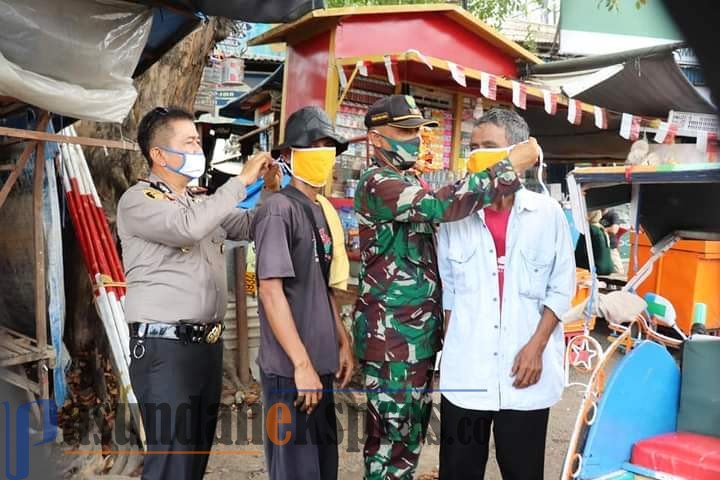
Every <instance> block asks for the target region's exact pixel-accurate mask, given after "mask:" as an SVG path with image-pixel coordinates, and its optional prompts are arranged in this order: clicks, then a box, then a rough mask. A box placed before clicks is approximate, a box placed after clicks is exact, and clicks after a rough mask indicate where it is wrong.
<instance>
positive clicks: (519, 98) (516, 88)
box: [512, 80, 527, 110]
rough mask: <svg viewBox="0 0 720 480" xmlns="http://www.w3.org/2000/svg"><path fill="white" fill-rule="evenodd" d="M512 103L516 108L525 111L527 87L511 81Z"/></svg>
mask: <svg viewBox="0 0 720 480" xmlns="http://www.w3.org/2000/svg"><path fill="white" fill-rule="evenodd" d="M512 92H513V95H512V102H513V105H515V106H516V107H518V108H521V109H523V110H525V109H526V108H527V85H525V84H524V83H520V82H516V81H515V80H513V81H512Z"/></svg>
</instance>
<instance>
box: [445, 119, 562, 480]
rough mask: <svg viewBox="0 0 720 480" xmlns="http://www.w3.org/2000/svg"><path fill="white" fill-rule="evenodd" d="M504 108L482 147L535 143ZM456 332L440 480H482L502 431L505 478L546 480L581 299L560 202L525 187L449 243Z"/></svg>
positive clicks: (450, 306) (450, 328)
mask: <svg viewBox="0 0 720 480" xmlns="http://www.w3.org/2000/svg"><path fill="white" fill-rule="evenodd" d="M528 136H529V132H528V126H527V123H525V121H524V120H523V119H522V117H520V116H519V115H518V114H517V113H515V112H511V111H509V110H501V109H493V110H490V111H489V112H487V113H486V114H485V115H484V116H483V117H482V118H480V120H478V122H477V123H476V125H475V128H474V130H473V133H472V137H471V145H470V146H471V149H473V150H474V149H478V148H498V147H509V146H512V145H515V144H518V143H520V142H523V141H526V140H527V139H528ZM438 260H439V267H440V275H441V278H442V282H443V306H444V309H445V316H446V334H445V343H444V347H443V354H442V363H441V367H440V389H441V390H442V417H441V418H442V428H441V447H440V479H441V480H448V479H463V480H468V479H482V478H483V477H484V475H485V465H486V463H487V458H488V445H489V438H490V430H491V427H492V430H493V435H494V437H495V448H496V457H497V460H498V464H499V466H500V470H501V472H502V475H503V479H504V480H542V478H543V470H544V456H545V436H546V431H547V422H548V415H549V409H550V407H551V406H552V405H554V404H555V403H556V402H557V401H558V400H560V397H561V395H562V391H563V387H564V374H563V353H564V335H563V329H562V325H561V323H560V321H559V318H560V316H561V315H562V314H563V313H564V312H565V311H566V310H568V309H569V308H570V301H571V298H572V296H573V294H574V292H575V263H574V256H573V247H572V243H571V240H570V229H569V226H568V224H567V221H566V219H565V216H564V214H563V211H562V209H561V207H560V205H559V204H558V203H557V202H556V201H555V200H553V199H552V198H551V197H549V196H545V195H542V194H538V193H534V192H531V191H530V190H527V189H521V190H519V191H518V192H517V193H516V194H514V195H511V196H508V197H505V198H502V199H499V200H498V201H496V202H495V203H494V204H493V205H491V206H490V207H487V208H486V209H485V210H481V211H479V212H478V213H476V214H474V215H471V216H470V217H467V218H466V219H464V220H460V221H458V222H453V223H448V224H444V225H442V226H441V228H440V233H439V238H438Z"/></svg>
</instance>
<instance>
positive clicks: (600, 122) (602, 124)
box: [580, 105, 608, 130]
mask: <svg viewBox="0 0 720 480" xmlns="http://www.w3.org/2000/svg"><path fill="white" fill-rule="evenodd" d="M593 110H594V112H595V126H596V127H597V128H599V129H601V130H606V129H607V128H608V117H607V110H605V109H604V108H602V107H598V106H597V105H595V106H594V107H593ZM580 115H582V110H580Z"/></svg>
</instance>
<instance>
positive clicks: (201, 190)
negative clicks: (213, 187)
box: [185, 187, 208, 197]
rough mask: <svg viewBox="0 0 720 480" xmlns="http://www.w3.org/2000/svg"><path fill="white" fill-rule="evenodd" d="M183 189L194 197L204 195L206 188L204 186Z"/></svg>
mask: <svg viewBox="0 0 720 480" xmlns="http://www.w3.org/2000/svg"><path fill="white" fill-rule="evenodd" d="M185 191H186V192H187V193H188V194H190V196H191V197H194V196H195V195H205V194H206V193H207V191H208V190H207V188H204V187H188V188H187V189H186V190H185Z"/></svg>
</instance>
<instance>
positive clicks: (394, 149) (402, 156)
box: [374, 130, 420, 170]
mask: <svg viewBox="0 0 720 480" xmlns="http://www.w3.org/2000/svg"><path fill="white" fill-rule="evenodd" d="M374 132H375V133H376V134H378V135H380V136H381V137H382V138H384V139H385V141H386V142H387V143H388V145H390V148H389V149H386V148H378V147H375V148H378V149H379V150H380V152H381V153H382V155H383V158H384V159H385V160H386V161H389V162H390V163H391V164H392V166H394V167H395V168H397V169H398V170H408V169H409V168H412V167H413V166H414V165H415V162H417V158H418V155H419V154H420V137H415V138H412V139H410V140H397V139H395V138H392V137H388V136H386V135H383V134H382V133H380V132H378V131H377V130H374Z"/></svg>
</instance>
